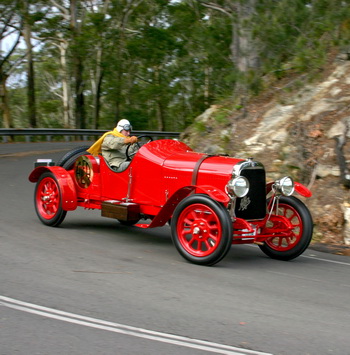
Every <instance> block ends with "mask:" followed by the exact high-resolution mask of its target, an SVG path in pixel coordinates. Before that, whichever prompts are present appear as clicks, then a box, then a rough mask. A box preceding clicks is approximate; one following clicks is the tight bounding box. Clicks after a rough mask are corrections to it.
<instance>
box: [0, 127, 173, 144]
mask: <svg viewBox="0 0 350 355" xmlns="http://www.w3.org/2000/svg"><path fill="white" fill-rule="evenodd" d="M105 132H107V131H106V130H102V129H61V128H0V136H1V137H2V141H3V142H4V143H7V142H8V141H9V137H17V136H24V137H25V141H26V142H30V141H31V140H32V137H33V136H44V137H46V141H47V142H51V140H52V137H53V136H62V137H64V140H65V141H69V140H71V139H72V138H73V140H84V141H87V140H89V137H92V136H94V137H95V136H101V135H102V134H103V133H105ZM133 135H135V136H141V135H147V136H151V137H152V138H154V139H159V138H178V137H179V136H180V133H179V132H162V131H133Z"/></svg>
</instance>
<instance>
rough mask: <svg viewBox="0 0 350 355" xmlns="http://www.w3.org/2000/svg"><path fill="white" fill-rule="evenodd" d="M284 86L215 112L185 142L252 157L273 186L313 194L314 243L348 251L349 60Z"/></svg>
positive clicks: (200, 119)
mask: <svg viewBox="0 0 350 355" xmlns="http://www.w3.org/2000/svg"><path fill="white" fill-rule="evenodd" d="M293 80H295V79H293ZM277 84H278V82H277ZM286 87H289V84H288V83H287V85H286V84H285V83H281V86H280V87H279V86H276V83H274V87H273V88H270V89H269V90H267V91H268V93H267V94H266V93H265V94H264V95H262V96H260V97H258V98H254V99H252V100H251V102H250V103H249V104H248V105H247V106H246V107H245V108H244V111H243V109H242V108H240V109H237V108H234V109H232V108H228V106H229V105H228V104H225V105H222V106H219V105H217V106H212V107H210V108H209V109H208V110H207V111H206V112H204V113H203V114H202V115H201V116H199V117H198V118H197V119H196V122H195V124H194V125H192V126H191V127H189V128H188V129H187V130H186V131H185V132H184V134H183V137H182V138H181V139H182V140H184V141H185V142H186V143H187V144H189V145H190V146H191V147H192V148H193V149H195V150H198V151H203V152H209V153H211V154H213V153H216V154H221V153H226V154H229V155H231V156H236V157H242V158H247V157H252V156H253V157H254V158H255V159H256V160H259V161H261V162H262V163H263V164H264V165H265V168H266V170H267V173H268V178H269V179H270V180H272V179H274V178H276V177H281V176H283V175H291V176H292V177H293V178H294V179H295V180H297V181H299V182H301V183H303V184H305V185H306V186H308V187H309V188H310V189H311V191H312V193H313V197H312V198H310V199H306V200H303V201H304V203H306V204H307V205H308V207H309V208H310V211H311V213H312V215H313V218H314V222H315V235H314V238H315V240H317V241H321V242H325V243H335V244H347V245H350V194H349V190H348V188H349V187H350V173H349V172H348V168H347V166H348V165H349V167H350V162H349V163H348V161H349V160H350V62H348V61H342V62H334V63H333V64H332V65H331V66H330V67H329V68H328V69H327V71H325V73H324V75H323V78H322V80H320V81H319V82H314V83H312V84H307V85H306V84H304V85H302V88H301V89H299V90H295V89H294V90H292V91H286V90H285V88H286ZM348 141H349V142H348ZM347 179H348V180H347ZM347 183H349V184H348V185H347Z"/></svg>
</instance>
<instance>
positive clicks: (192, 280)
mask: <svg viewBox="0 0 350 355" xmlns="http://www.w3.org/2000/svg"><path fill="white" fill-rule="evenodd" d="M74 145H82V144H81V143H69V144H67V143H61V144H58V143H37V144H34V143H33V144H29V143H28V144H0V189H1V194H0V202H1V212H0V355H12V354H23V355H32V354H40V355H41V354H50V355H58V354H62V355H63V354H84V355H90V354H91V355H94V354H102V355H104V354H106V355H107V354H108V355H109V354H118V355H119V354H121V355H129V354H140V355H145V354H152V355H153V354H180V355H181V354H186V355H187V354H189V355H197V354H198V355H199V354H217V353H219V354H263V353H269V354H275V355H277V354H281V355H282V354H285V355H298V354H312V355H322V354H332V355H335V354H337V355H349V354H350V340H349V334H350V258H349V257H346V256H339V255H333V254H327V253H322V252H318V251H315V250H312V249H308V250H307V251H306V252H305V253H304V254H303V255H302V256H301V257H299V258H297V259H296V260H294V261H291V262H282V261H276V260H272V259H269V258H268V257H266V256H265V255H264V254H263V253H262V252H261V251H260V250H259V248H257V247H254V246H247V245H245V246H234V247H232V248H231V251H230V252H229V254H228V256H227V257H226V258H225V259H224V260H223V261H222V262H220V263H219V264H218V265H216V266H214V267H203V266H197V265H193V264H190V263H188V262H186V261H184V260H183V259H182V258H181V257H180V255H179V254H178V253H177V251H176V250H175V248H174V246H173V245H172V242H171V238H170V229H169V227H163V228H158V229H152V230H142V229H138V228H136V227H124V226H121V225H120V224H119V223H118V222H117V221H114V220H112V219H108V218H103V217H100V214H99V212H98V211H89V210H82V209H79V210H76V211H73V212H69V213H68V214H67V217H66V219H65V221H64V222H63V224H62V225H61V226H60V227H59V228H51V227H47V226H44V225H43V224H41V223H40V222H39V220H38V218H37V217H36V214H35V211H34V206H33V192H34V184H31V183H30V182H29V181H28V179H27V177H28V174H29V172H30V171H31V169H32V166H33V161H34V160H35V159H36V158H50V157H52V158H54V160H55V159H56V160H57V159H58V158H59V157H60V156H61V155H63V154H64V151H63V150H64V149H67V148H68V147H69V148H71V147H72V146H74Z"/></svg>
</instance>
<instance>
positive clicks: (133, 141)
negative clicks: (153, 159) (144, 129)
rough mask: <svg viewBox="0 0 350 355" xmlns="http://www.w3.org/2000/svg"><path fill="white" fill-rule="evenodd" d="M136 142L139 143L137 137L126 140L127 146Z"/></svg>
mask: <svg viewBox="0 0 350 355" xmlns="http://www.w3.org/2000/svg"><path fill="white" fill-rule="evenodd" d="M136 142H137V137H135V136H132V137H126V138H124V143H125V144H134V143H136Z"/></svg>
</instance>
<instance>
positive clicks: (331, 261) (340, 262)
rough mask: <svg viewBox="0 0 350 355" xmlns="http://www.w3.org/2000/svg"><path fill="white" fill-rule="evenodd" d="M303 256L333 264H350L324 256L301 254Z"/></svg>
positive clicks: (349, 264)
mask: <svg viewBox="0 0 350 355" xmlns="http://www.w3.org/2000/svg"><path fill="white" fill-rule="evenodd" d="M300 257H301V258H307V259H315V260H320V261H326V262H327V263H333V264H340V265H347V266H350V263H345V262H343V261H336V260H329V259H323V258H317V257H316V256H307V255H300Z"/></svg>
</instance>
